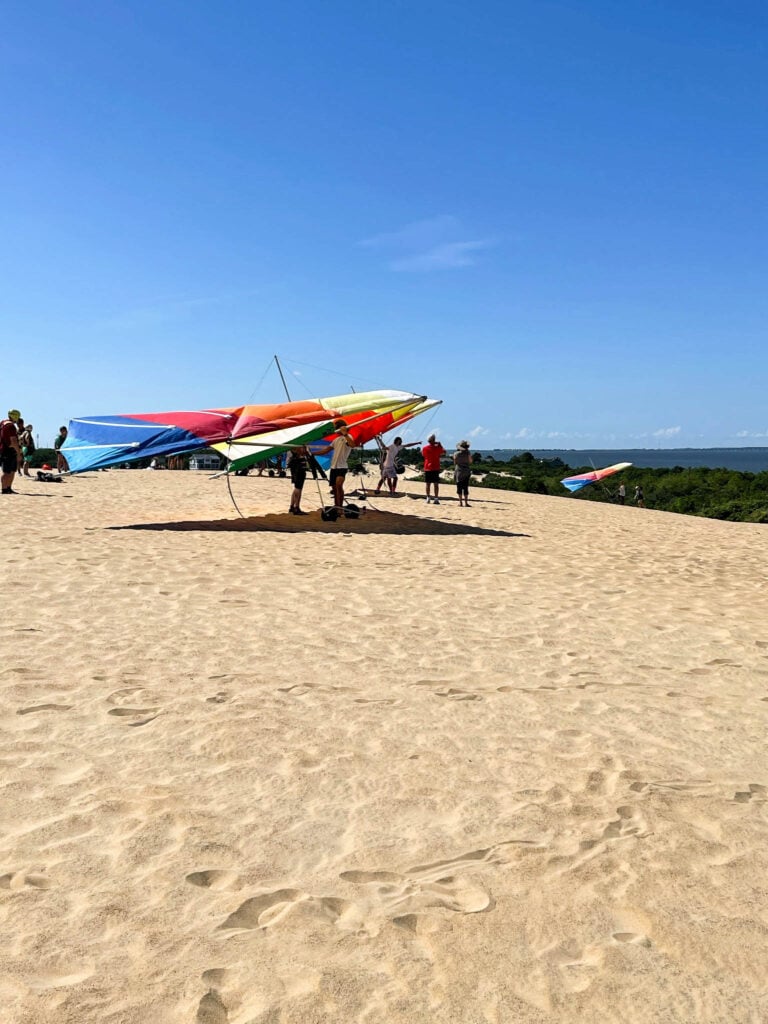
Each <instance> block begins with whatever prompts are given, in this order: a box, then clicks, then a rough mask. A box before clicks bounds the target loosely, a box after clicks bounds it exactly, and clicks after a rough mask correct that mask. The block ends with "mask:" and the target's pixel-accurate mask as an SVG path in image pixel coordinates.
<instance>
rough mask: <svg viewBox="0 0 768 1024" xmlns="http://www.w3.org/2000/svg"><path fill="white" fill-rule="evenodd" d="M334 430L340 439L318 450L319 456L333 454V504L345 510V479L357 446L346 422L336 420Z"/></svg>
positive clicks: (331, 476)
mask: <svg viewBox="0 0 768 1024" xmlns="http://www.w3.org/2000/svg"><path fill="white" fill-rule="evenodd" d="M333 429H334V431H336V433H337V434H338V437H335V438H334V439H333V441H331V443H330V444H329V445H326V447H325V448H318V449H317V454H318V455H327V453H328V452H333V455H332V456H331V475H330V485H331V490H332V491H333V503H334V505H335V506H336V508H337V509H339V510H341V509H343V508H344V478H345V477H346V475H347V469H348V468H349V453H350V452H351V451H352V449H353V448H355V447H356V444H355V441H354V440H353V438H352V437H351V435H350V433H349V427H348V426H347V423H346V420H336V422H335V423H334V424H333Z"/></svg>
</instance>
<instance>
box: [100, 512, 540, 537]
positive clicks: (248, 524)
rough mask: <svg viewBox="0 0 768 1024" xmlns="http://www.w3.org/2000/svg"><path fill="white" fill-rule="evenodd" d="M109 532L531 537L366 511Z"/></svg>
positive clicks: (157, 525)
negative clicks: (326, 517)
mask: <svg viewBox="0 0 768 1024" xmlns="http://www.w3.org/2000/svg"><path fill="white" fill-rule="evenodd" d="M107 529H109V530H178V531H185V530H186V531H195V530H197V531H205V532H225V533H229V532H232V533H359V534H396V535H399V536H409V535H411V536H416V535H419V534H423V535H426V536H430V537H457V536H460V537H472V536H474V537H528V536H529V534H527V533H512V532H510V531H509V530H489V529H485V528H484V527H480V526H470V525H469V524H468V523H446V522H440V521H439V520H436V519H425V518H423V517H421V516H409V515H400V514H399V513H394V512H373V511H371V510H368V511H366V512H365V513H364V514H363V515H362V516H361V517H360V518H359V519H338V520H336V522H333V523H326V522H324V521H323V520H322V519H321V518H320V513H319V512H310V513H309V514H308V515H306V516H298V517H297V516H292V515H290V514H289V513H287V512H285V513H282V514H278V513H274V514H271V515H266V516H250V517H248V518H244V519H198V520H186V521H182V522H168V523H135V524H131V525H130V526H109V527H107Z"/></svg>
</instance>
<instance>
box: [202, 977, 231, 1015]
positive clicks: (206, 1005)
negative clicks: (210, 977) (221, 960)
mask: <svg viewBox="0 0 768 1024" xmlns="http://www.w3.org/2000/svg"><path fill="white" fill-rule="evenodd" d="M205 973H206V974H207V973H209V972H208V971H206V972H205ZM195 1021H196V1024H229V1013H228V1012H227V1008H226V1006H225V1005H224V1003H223V1002H222V999H221V996H220V995H219V993H218V991H217V990H216V989H215V988H209V989H208V991H207V992H206V993H205V995H204V996H203V998H202V999H201V1000H200V1004H199V1006H198V1007H197V1017H196V1018H195Z"/></svg>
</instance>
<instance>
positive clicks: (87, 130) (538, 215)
mask: <svg viewBox="0 0 768 1024" xmlns="http://www.w3.org/2000/svg"><path fill="white" fill-rule="evenodd" d="M767 43H768V8H766V6H765V5H764V4H763V3H757V2H754V3H753V2H739V0H733V2H731V3H725V2H724V0H723V2H717V3H715V2H708V0H658V2H655V0H648V2H632V0H628V2H626V3H617V2H615V0H612V2H595V0H567V2H559V3H550V2H546V0H536V2H515V0H507V2H503V3H501V2H499V3H496V2H482V0H479V2H478V3H475V4H469V3H466V2H465V0H462V2H454V0H440V2H432V3H428V2H420V0H409V2H405V0H390V2H387V0H382V2H381V3H375V4H374V3H365V2H363V3H361V2H360V0H349V2H337V0H327V2H324V3H319V2H317V0H314V2H306V0H287V2H285V3H282V4H267V3H258V2H255V0H253V2H249V3H245V2H238V0H230V2H228V3H226V4H215V3H213V2H194V0H185V2H181V0H153V2H127V0H126V2H119V0H92V2H78V0H67V2H65V3H62V2H60V0H58V2H55V3H54V2H34V0H33V2H28V3H20V2H15V0H11V2H9V3H6V4H5V5H4V6H3V17H2V32H0V89H1V90H2V96H3V102H2V104H1V105H0V140H1V141H0V147H1V149H0V152H1V153H2V159H1V160H0V191H1V193H2V197H3V202H2V211H3V212H2V228H3V230H2V238H3V245H2V250H1V251H2V257H1V259H2V267H1V268H0V271H1V272H0V330H1V331H2V344H3V349H4V353H5V357H4V359H3V364H4V365H3V374H2V393H3V394H2V399H0V401H2V402H3V403H5V404H4V407H3V408H7V407H9V406H14V407H18V408H20V409H21V410H22V412H23V414H24V415H25V417H26V418H27V420H28V421H31V422H33V423H34V425H35V428H36V431H37V432H38V433H39V434H40V439H41V441H42V442H43V443H50V442H51V441H52V439H53V436H54V435H55V433H56V430H57V428H58V426H59V425H60V424H61V423H64V422H66V421H67V420H68V419H69V418H70V417H71V416H77V415H94V414H100V413H116V412H130V411H134V412H135V411H150V410H162V409H175V408H198V407H208V406H218V405H237V404H239V403H241V402H244V401H248V400H251V401H263V402H269V401H272V400H274V401H279V400H280V399H281V398H282V396H283V392H282V386H281V384H280V381H279V377H278V376H277V374H276V372H275V371H274V367H272V368H270V360H271V358H272V356H273V354H275V353H277V354H278V355H279V356H280V358H281V360H282V362H283V366H284V368H285V370H286V376H287V377H288V380H289V387H290V388H291V391H292V394H293V397H296V398H301V397H306V396H308V395H309V394H313V395H323V394H334V393H339V392H343V391H347V390H348V389H349V388H350V387H354V388H355V389H357V390H360V389H362V388H363V387H376V386H381V387H397V388H403V389H406V390H411V391H415V392H418V393H426V394H429V395H430V396H433V397H438V398H442V399H443V402H444V404H443V405H442V406H441V407H440V410H439V412H438V414H437V415H436V416H434V418H433V419H432V420H430V421H429V422H428V423H425V424H423V425H422V426H421V428H419V429H417V428H416V424H414V430H413V432H412V436H417V437H420V436H421V433H423V432H424V427H427V426H428V427H429V428H431V429H436V430H437V431H438V432H439V433H440V434H441V435H442V438H443V440H444V441H445V442H446V443H449V444H451V443H453V442H455V441H456V440H458V439H459V438H460V437H469V438H470V439H471V440H472V442H473V445H474V446H475V447H480V448H494V447H524V448H526V447H531V448H537V447H539V448H541V447H574V448H579V447H583V448H589V447H623V446H631V447H679V446H684V445H691V446H709V445H715V446H717V445H745V444H755V445H761V444H762V445H765V444H768V408H767V407H766V394H765V391H766V377H767V374H766V371H768V345H766V314H767V313H768V291H767V290H766V269H767V263H768V260H767V258H766V257H767V248H768V231H767V230H766V228H768V206H767V205H766V182H768V129H767V122H766V113H765V112H766V109H767V105H766V100H767V99H768V71H767V70H766V44H767ZM14 354H15V357H16V358H14ZM416 423H418V421H416Z"/></svg>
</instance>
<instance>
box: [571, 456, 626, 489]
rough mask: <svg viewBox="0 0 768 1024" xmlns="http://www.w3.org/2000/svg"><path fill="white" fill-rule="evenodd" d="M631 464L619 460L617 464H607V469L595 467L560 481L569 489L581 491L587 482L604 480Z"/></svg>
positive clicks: (593, 482)
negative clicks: (587, 471) (588, 471)
mask: <svg viewBox="0 0 768 1024" xmlns="http://www.w3.org/2000/svg"><path fill="white" fill-rule="evenodd" d="M631 465H632V463H631V462H617V463H616V465H615V466H606V467H605V469H593V470H592V472H590V473H579V474H578V476H567V477H566V478H565V480H561V481H560V483H561V484H562V485H563V487H567V488H568V490H569V491H580V490H581V488H582V487H586V486H587V484H595V483H598V481H600V480H604V479H605V478H606V477H607V476H613V474H614V473H618V472H619V470H622V469H628V468H629V467H630V466H631Z"/></svg>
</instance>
